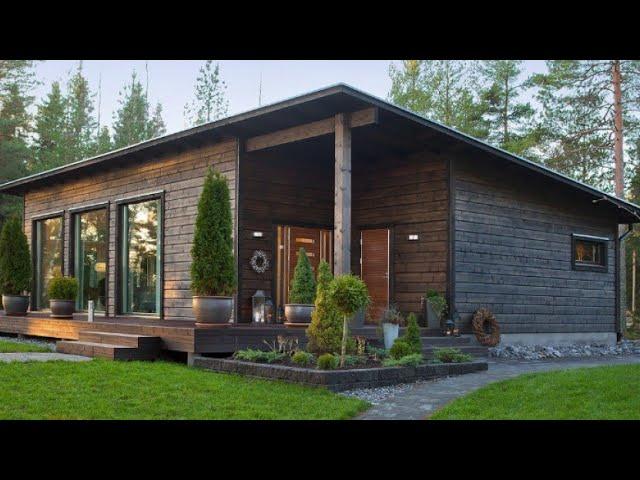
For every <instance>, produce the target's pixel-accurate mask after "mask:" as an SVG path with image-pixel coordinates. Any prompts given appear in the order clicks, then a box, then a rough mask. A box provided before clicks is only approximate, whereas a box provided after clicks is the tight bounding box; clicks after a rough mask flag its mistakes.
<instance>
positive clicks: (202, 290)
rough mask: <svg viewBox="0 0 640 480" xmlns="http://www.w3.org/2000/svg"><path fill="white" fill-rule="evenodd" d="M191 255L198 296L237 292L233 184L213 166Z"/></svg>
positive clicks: (197, 220)
mask: <svg viewBox="0 0 640 480" xmlns="http://www.w3.org/2000/svg"><path fill="white" fill-rule="evenodd" d="M191 258H192V262H191V290H192V291H193V293H194V295H201V296H209V297H214V296H223V297H227V296H231V295H233V293H234V291H235V288H236V273H235V266H234V264H235V260H234V257H233V222H232V216H231V202H230V196H229V186H228V185H227V180H226V178H225V177H224V176H223V175H222V174H220V173H219V172H215V173H214V172H213V170H212V169H211V167H209V170H208V171H207V176H206V178H205V181H204V187H203V189H202V194H201V195H200V200H199V202H198V216H197V217H196V224H195V230H194V235H193V247H192V248H191Z"/></svg>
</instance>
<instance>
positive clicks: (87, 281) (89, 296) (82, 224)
mask: <svg viewBox="0 0 640 480" xmlns="http://www.w3.org/2000/svg"><path fill="white" fill-rule="evenodd" d="M74 227H75V235H76V238H75V242H76V243H75V259H74V261H75V275H76V277H77V278H78V283H79V284H80V289H79V295H78V305H77V308H78V309H79V310H87V309H88V308H89V300H93V302H94V305H95V309H96V310H97V311H105V308H106V287H107V286H106V274H107V248H108V246H107V229H108V225H107V210H106V209H101V210H94V211H91V212H86V213H81V214H77V215H76V216H75V225H74Z"/></svg>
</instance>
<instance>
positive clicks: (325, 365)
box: [318, 353, 340, 370]
mask: <svg viewBox="0 0 640 480" xmlns="http://www.w3.org/2000/svg"><path fill="white" fill-rule="evenodd" d="M339 362H340V358H339V357H336V356H335V355H331V354H330V353H325V354H324V355H320V357H319V358H318V368H319V369H320V370H335V369H336V368H338V363H339Z"/></svg>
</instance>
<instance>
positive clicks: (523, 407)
mask: <svg viewBox="0 0 640 480" xmlns="http://www.w3.org/2000/svg"><path fill="white" fill-rule="evenodd" d="M431 418H432V419H437V420H583V419H590V420H604V419H620V420H623V419H640V365H616V366H610V367H597V368H581V369H576V370H561V371H555V372H545V373H533V374H527V375H522V376H520V377H517V378H514V379H511V380H505V381H502V382H496V383H492V384H489V385H487V386H486V387H483V388H481V389H479V390H477V391H475V392H473V393H471V394H469V395H466V396H464V397H461V398H459V399H457V400H454V401H453V402H451V403H450V404H448V405H447V406H446V407H444V408H443V409H442V410H440V411H438V412H436V413H435V414H434V415H433V416H432V417H431Z"/></svg>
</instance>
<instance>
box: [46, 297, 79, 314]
mask: <svg viewBox="0 0 640 480" xmlns="http://www.w3.org/2000/svg"><path fill="white" fill-rule="evenodd" d="M49 307H50V308H51V317H53V318H73V312H75V311H76V301H75V300H56V299H49Z"/></svg>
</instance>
